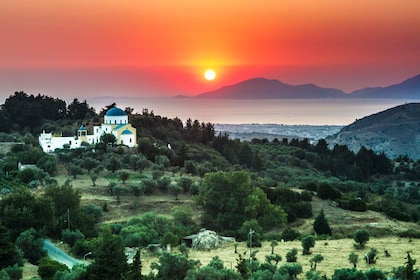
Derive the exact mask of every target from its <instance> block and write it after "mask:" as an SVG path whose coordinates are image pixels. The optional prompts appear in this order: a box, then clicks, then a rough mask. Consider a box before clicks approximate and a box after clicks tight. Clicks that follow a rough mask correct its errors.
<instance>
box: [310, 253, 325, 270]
mask: <svg viewBox="0 0 420 280" xmlns="http://www.w3.org/2000/svg"><path fill="white" fill-rule="evenodd" d="M323 260H324V256H323V255H321V254H316V255H315V256H313V257H312V258H311V259H310V260H309V262H310V263H311V269H312V270H316V265H317V264H318V263H320V262H322V261H323Z"/></svg>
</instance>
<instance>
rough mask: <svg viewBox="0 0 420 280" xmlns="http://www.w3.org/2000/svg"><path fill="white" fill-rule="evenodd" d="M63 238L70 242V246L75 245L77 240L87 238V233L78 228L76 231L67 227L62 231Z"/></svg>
mask: <svg viewBox="0 0 420 280" xmlns="http://www.w3.org/2000/svg"><path fill="white" fill-rule="evenodd" d="M61 238H62V239H63V241H64V242H66V243H67V244H69V246H70V247H73V246H74V244H75V243H76V241H77V240H79V239H83V238H85V235H84V234H83V233H82V232H80V230H78V229H77V230H75V231H72V230H69V229H65V230H63V231H62V232H61Z"/></svg>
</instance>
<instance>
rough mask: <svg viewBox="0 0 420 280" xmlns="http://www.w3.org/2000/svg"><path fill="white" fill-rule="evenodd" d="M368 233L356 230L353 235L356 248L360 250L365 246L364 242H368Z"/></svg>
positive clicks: (363, 230)
mask: <svg viewBox="0 0 420 280" xmlns="http://www.w3.org/2000/svg"><path fill="white" fill-rule="evenodd" d="M369 237H370V233H369V232H368V231H367V230H365V229H359V230H356V232H355V233H354V235H353V239H354V241H356V243H358V246H359V247H360V248H363V247H364V246H365V244H366V242H368V241H369Z"/></svg>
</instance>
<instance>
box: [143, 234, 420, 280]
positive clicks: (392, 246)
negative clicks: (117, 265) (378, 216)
mask: <svg viewBox="0 0 420 280" xmlns="http://www.w3.org/2000/svg"><path fill="white" fill-rule="evenodd" d="M354 244H355V243H354V241H353V240H352V239H339V240H325V241H324V240H318V241H316V243H315V247H314V248H312V249H311V252H312V254H311V255H306V256H304V255H302V245H301V243H300V241H292V242H284V243H279V245H278V246H276V247H275V248H274V253H275V254H279V255H280V256H281V257H282V261H281V262H280V263H279V264H278V265H279V266H281V265H284V264H286V263H287V262H286V253H287V252H288V251H289V250H291V249H293V248H296V249H298V251H299V252H298V257H297V261H298V263H300V264H301V265H302V267H303V271H304V273H305V272H306V271H309V270H310V259H311V258H312V257H313V256H314V255H316V254H321V255H322V256H323V257H324V260H323V261H322V262H321V263H319V264H318V265H317V271H319V272H321V273H322V275H324V274H325V275H327V276H328V277H330V276H331V275H332V274H333V273H334V270H335V269H338V268H351V267H353V265H352V264H351V263H350V262H349V261H348V256H349V254H350V253H351V252H354V253H356V254H358V255H359V262H358V266H357V268H358V269H360V270H362V271H366V270H368V269H371V268H377V269H380V270H382V271H384V272H388V273H389V272H391V271H392V268H396V267H398V266H403V265H405V261H406V260H405V259H404V258H405V257H407V252H408V251H412V253H411V254H410V255H411V256H412V257H413V258H414V259H417V260H420V254H419V252H418V250H416V248H420V240H418V239H413V240H409V239H405V238H397V237H384V238H373V239H371V240H370V241H369V242H368V243H367V245H366V246H365V248H364V249H362V250H358V249H355V248H354V246H353V245H354ZM371 248H376V249H377V250H378V255H377V256H378V260H377V262H376V264H371V265H368V264H367V263H366V262H365V261H364V259H363V256H364V255H365V254H366V253H367V252H368V251H369V250H370V249H371ZM385 249H386V250H388V252H389V254H390V255H391V256H390V257H386V256H385V253H384V250H385ZM252 250H253V251H254V250H257V251H258V253H257V254H256V258H257V260H258V261H259V262H264V260H265V256H266V255H270V254H271V246H270V243H269V242H263V244H262V247H261V248H253V249H252ZM238 252H239V253H244V252H247V254H246V256H247V257H249V248H248V247H246V244H245V243H240V244H239V246H238ZM188 256H189V258H191V259H195V260H199V261H200V263H201V264H202V265H206V264H208V262H209V261H210V260H211V259H212V258H213V257H214V256H219V258H220V259H221V260H223V262H224V264H225V267H226V268H231V267H232V268H233V269H235V266H236V259H237V258H238V256H237V254H235V253H234V246H233V244H226V245H225V246H224V247H222V248H219V249H216V250H211V251H196V250H191V251H190V252H189V255H188ZM156 261H157V258H156V257H152V256H149V255H147V254H143V274H147V273H149V271H150V264H151V262H156ZM416 268H417V269H419V268H420V266H419V263H418V262H417V264H416ZM299 278H304V277H303V275H301V276H300V277H299Z"/></svg>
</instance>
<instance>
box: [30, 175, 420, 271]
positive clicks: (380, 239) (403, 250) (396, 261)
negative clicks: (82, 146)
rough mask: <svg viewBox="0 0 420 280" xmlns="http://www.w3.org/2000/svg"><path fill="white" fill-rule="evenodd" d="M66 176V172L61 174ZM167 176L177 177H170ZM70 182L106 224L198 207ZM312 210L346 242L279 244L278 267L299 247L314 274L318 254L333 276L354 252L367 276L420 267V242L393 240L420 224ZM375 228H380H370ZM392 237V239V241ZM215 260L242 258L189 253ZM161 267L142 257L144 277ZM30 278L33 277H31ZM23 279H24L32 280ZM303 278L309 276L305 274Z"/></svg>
mask: <svg viewBox="0 0 420 280" xmlns="http://www.w3.org/2000/svg"><path fill="white" fill-rule="evenodd" d="M61 174H65V173H61ZM166 175H167V176H172V174H170V173H168V174H166ZM67 179H71V181H72V182H71V184H72V186H73V188H75V189H78V190H80V192H81V194H82V197H81V198H82V204H84V205H86V204H94V205H97V206H100V207H102V206H103V204H104V203H105V202H106V203H107V205H108V209H109V212H106V213H104V216H103V223H114V222H124V221H127V220H128V219H130V218H131V217H134V216H137V215H141V214H143V213H145V212H148V211H155V212H156V213H159V214H168V215H169V214H170V213H171V209H172V207H173V206H176V205H185V204H189V205H191V206H193V202H192V201H191V197H190V196H189V195H180V196H179V200H175V199H174V197H173V196H172V195H169V194H166V193H158V194H156V195H152V196H141V197H140V199H139V200H138V201H135V200H134V197H133V196H132V195H130V194H127V195H126V196H121V201H120V203H117V201H116V198H115V197H114V196H110V195H109V193H108V184H109V181H108V180H107V179H105V178H100V179H98V180H97V182H96V186H93V185H92V182H91V180H90V178H89V176H88V175H81V176H78V178H77V179H76V180H74V179H72V178H71V177H69V176H67V175H60V176H57V180H58V182H59V184H63V183H64V182H65V181H66V180H67ZM135 183H136V182H135V181H130V180H129V181H128V182H127V183H126V184H127V185H129V184H135ZM312 208H313V213H314V216H316V215H317V214H318V213H319V211H320V210H321V209H324V213H325V216H326V218H327V219H328V221H329V223H330V225H331V227H332V229H333V233H334V236H336V237H340V238H343V239H338V240H328V241H316V245H315V247H314V248H312V250H311V251H312V255H309V256H303V255H302V254H301V251H302V246H301V244H300V241H293V242H284V243H280V244H279V245H278V246H276V248H275V253H277V254H279V255H281V256H282V261H281V262H280V263H279V265H283V264H285V263H286V257H285V256H286V253H287V252H288V251H289V250H291V249H292V248H297V249H298V251H299V254H298V262H299V263H300V264H301V265H302V266H303V271H304V272H306V271H309V270H310V262H309V260H310V259H311V258H312V257H313V256H314V255H315V254H322V255H323V256H324V260H323V261H322V262H321V263H320V264H318V266H317V271H320V272H321V273H322V274H325V275H327V276H328V277H330V276H331V275H332V274H333V272H334V270H335V269H337V268H349V267H352V264H350V262H349V261H348V256H349V254H350V253H351V252H355V253H357V254H358V255H359V264H358V268H359V269H361V270H363V271H365V270H368V269H370V268H373V267H375V268H378V269H381V270H383V271H384V272H390V271H391V270H392V268H396V267H398V266H402V265H404V263H405V259H404V258H405V257H406V255H407V252H408V251H413V253H412V254H411V255H412V257H413V258H414V259H418V262H417V266H416V268H418V269H419V268H420V267H419V263H420V256H419V253H418V249H420V240H416V239H413V240H412V241H411V240H408V239H404V238H398V237H392V236H395V233H397V232H400V231H404V230H407V229H415V230H418V231H420V225H417V224H413V223H405V222H400V221H396V220H390V219H389V218H387V217H386V216H384V215H382V214H380V213H376V212H373V211H367V212H351V211H345V210H343V209H341V208H337V207H333V206H331V205H330V204H329V202H328V201H323V200H319V199H317V198H314V199H313V201H312ZM194 216H195V218H198V217H199V212H198V211H197V212H196V213H195V215H194ZM372 223H374V224H375V226H374V227H371V225H372ZM312 225H313V219H307V220H305V221H300V222H298V223H296V224H295V225H294V226H295V229H296V230H298V231H299V232H300V233H302V234H310V233H312V231H313V229H312ZM360 228H367V229H368V230H369V231H370V232H371V240H370V241H369V242H368V243H367V246H366V248H365V249H363V250H356V249H355V248H354V241H353V240H352V238H351V236H352V235H353V233H354V232H355V230H357V229H360ZM390 236H391V237H390ZM371 248H376V249H377V250H378V256H379V259H378V261H377V263H376V264H373V265H367V264H366V263H365V262H364V260H363V256H364V255H365V254H366V253H367V252H368V251H369V250H370V249H371ZM385 249H387V250H388V251H389V253H390V254H391V257H385V254H384V250H385ZM253 250H258V251H259V252H258V253H257V255H256V257H257V259H258V260H259V261H260V262H264V260H265V256H266V255H268V254H270V253H271V247H270V243H269V242H263V244H262V247H261V248H254V249H253ZM238 252H240V253H243V252H247V254H246V257H249V248H247V247H246V244H245V243H239V246H238ZM214 256H219V257H220V258H221V259H222V260H223V262H224V264H225V267H227V268H233V269H235V266H236V259H237V257H238V256H237V255H236V254H235V253H234V246H233V244H228V245H226V246H224V247H222V248H219V249H216V250H211V251H190V253H189V257H190V258H191V259H196V260H199V261H200V263H201V264H202V265H206V264H207V263H208V262H209V261H210V260H211V259H212V258H213V257H214ZM154 261H155V262H156V261H157V258H156V257H153V256H150V255H147V254H144V255H143V274H146V273H149V271H150V264H151V262H154ZM33 273H34V270H33V267H25V275H32V276H33ZM29 278H30V277H29ZM29 278H27V277H24V279H29ZM300 278H301V279H303V278H304V277H303V276H302V275H301V276H300Z"/></svg>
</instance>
